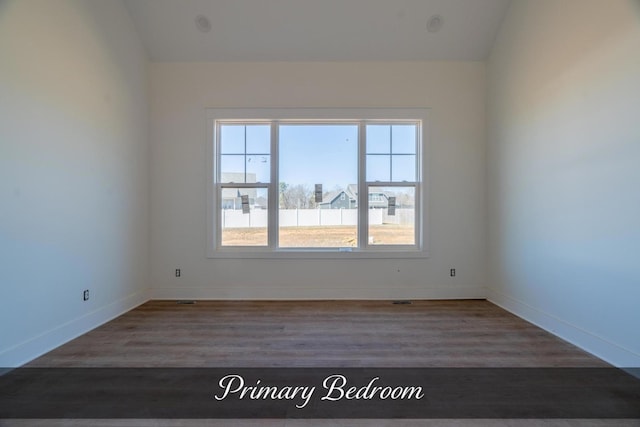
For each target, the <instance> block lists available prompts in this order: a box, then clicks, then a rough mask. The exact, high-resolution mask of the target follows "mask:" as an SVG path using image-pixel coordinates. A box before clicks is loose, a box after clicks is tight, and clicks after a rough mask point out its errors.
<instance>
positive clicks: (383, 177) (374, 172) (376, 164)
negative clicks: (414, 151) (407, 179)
mask: <svg viewBox="0 0 640 427" xmlns="http://www.w3.org/2000/svg"><path fill="white" fill-rule="evenodd" d="M390 180H391V156H386V155H371V154H370V155H368V156H367V181H390Z"/></svg>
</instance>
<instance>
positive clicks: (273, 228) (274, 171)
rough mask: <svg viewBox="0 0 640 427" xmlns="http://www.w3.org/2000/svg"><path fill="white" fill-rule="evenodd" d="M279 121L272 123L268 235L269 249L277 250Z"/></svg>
mask: <svg viewBox="0 0 640 427" xmlns="http://www.w3.org/2000/svg"><path fill="white" fill-rule="evenodd" d="M278 125H279V122H278V121H272V122H271V171H270V173H271V183H270V187H269V188H270V190H269V221H268V230H267V235H268V238H269V247H270V248H271V249H277V248H278V246H279V244H278V224H279V212H280V211H279V209H280V184H279V179H280V178H279V175H280V174H279V169H278V168H279V163H280V155H279V154H278V149H279V147H278Z"/></svg>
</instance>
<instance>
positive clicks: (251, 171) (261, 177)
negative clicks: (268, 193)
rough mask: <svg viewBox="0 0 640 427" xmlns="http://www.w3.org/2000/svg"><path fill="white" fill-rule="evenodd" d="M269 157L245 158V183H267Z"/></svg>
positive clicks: (255, 156)
mask: <svg viewBox="0 0 640 427" xmlns="http://www.w3.org/2000/svg"><path fill="white" fill-rule="evenodd" d="M270 160H271V156H269V155H253V156H252V155H248V156H247V182H269V181H270V178H271V176H270V174H271V171H270V169H269V168H270V167H271V161H270Z"/></svg>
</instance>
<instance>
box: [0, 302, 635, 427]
mask: <svg viewBox="0 0 640 427" xmlns="http://www.w3.org/2000/svg"><path fill="white" fill-rule="evenodd" d="M29 366H40V367H362V366H365V367H604V366H608V365H607V364H606V363H605V362H603V361H601V360H599V359H597V358H596V357H594V356H591V355H590V354H588V353H586V352H584V351H582V350H580V349H578V348H576V347H574V346H573V345H571V344H569V343H567V342H565V341H562V340H560V339H558V338H556V337H554V336H553V335H551V334H549V333H547V332H545V331H543V330H541V329H539V328H537V327H535V326H533V325H531V324H529V323H527V322H525V321H524V320H522V319H520V318H518V317H516V316H514V315H512V314H510V313H508V312H506V311H504V310H502V309H501V308H499V307H497V306H495V305H493V304H491V303H489V302H487V301H468V300H467V301H414V302H413V303H412V304H408V305H394V304H392V303H391V301H198V302H197V303H196V304H194V305H179V304H177V303H176V302H175V301H151V302H148V303H146V304H143V305H141V306H140V307H138V308H136V309H134V310H132V311H130V312H128V313H126V314H124V315H123V316H120V317H118V318H117V319H114V320H113V321H111V322H108V323H107V324H105V325H103V326H101V327H99V328H97V329H95V330H93V331H91V332H89V333H87V334H85V335H83V336H81V337H79V338H77V339H75V340H73V341H71V342H69V343H67V344H65V345H63V346H61V347H59V348H58V349H56V350H54V351H52V352H50V353H48V354H45V355H44V356H42V357H40V358H38V359H36V360H34V361H33V362H32V363H30V364H29ZM3 422H4V423H5V424H2V423H3ZM0 424H2V425H7V426H16V427H26V426H47V427H51V426H54V427H55V426H60V427H61V426H105V427H106V426H109V427H115V426H118V427H123V426H166V427H169V426H176V427H177V426H190V427H195V426H217V427H222V426H273V427H276V426H277V427H310V426H330V427H336V426H347V427H365V426H394V427H417V426H428V427H436V426H446V427H461V426H462V427H472V426H481V427H489V426H503V427H509V426H521V427H535V426H547V427H548V426H553V427H583V426H584V427H596V426H624V427H631V426H636V425H638V420H538V419H533V420H526V419H523V420H397V419H395V420H330V419H329V420H295V419H291V420H0Z"/></svg>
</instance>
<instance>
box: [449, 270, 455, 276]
mask: <svg viewBox="0 0 640 427" xmlns="http://www.w3.org/2000/svg"><path fill="white" fill-rule="evenodd" d="M449 275H450V276H451V277H456V269H455V268H452V269H451V271H449Z"/></svg>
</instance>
